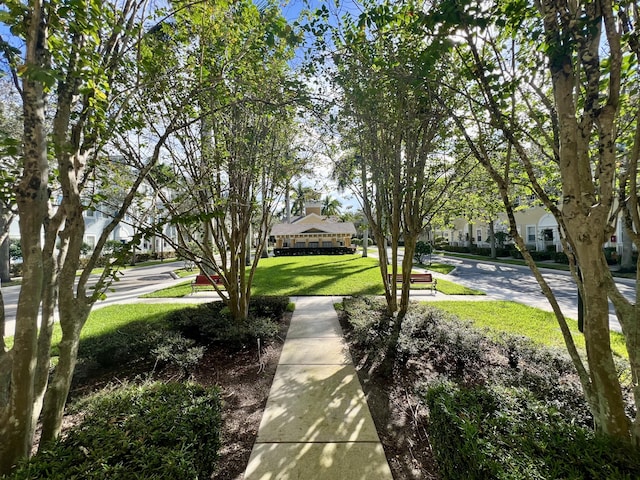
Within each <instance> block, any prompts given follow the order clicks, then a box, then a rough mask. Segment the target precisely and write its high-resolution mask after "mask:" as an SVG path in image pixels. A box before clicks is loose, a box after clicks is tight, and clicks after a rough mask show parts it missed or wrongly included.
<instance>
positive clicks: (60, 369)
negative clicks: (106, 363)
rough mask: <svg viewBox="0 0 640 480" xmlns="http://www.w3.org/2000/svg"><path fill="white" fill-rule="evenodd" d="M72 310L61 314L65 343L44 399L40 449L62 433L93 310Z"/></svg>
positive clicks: (62, 343) (61, 342)
mask: <svg viewBox="0 0 640 480" xmlns="http://www.w3.org/2000/svg"><path fill="white" fill-rule="evenodd" d="M65 310H67V309H65ZM68 310H69V311H65V312H64V313H63V312H61V317H60V326H61V327H62V340H61V341H60V346H59V351H60V357H59V361H58V365H57V366H56V369H55V372H54V374H53V378H52V379H51V382H50V383H49V388H48V389H47V393H46V395H45V398H44V407H43V409H42V437H41V439H40V448H42V447H45V446H46V444H47V443H49V442H51V441H52V440H55V439H56V438H57V437H58V435H59V434H60V428H61V425H62V417H63V414H64V406H65V403H66V402H67V396H68V395H69V388H70V387H71V380H72V378H73V371H74V369H75V366H76V361H77V359H78V345H79V344H80V331H81V330H82V327H83V326H84V324H85V322H86V320H87V317H88V316H89V311H90V308H86V307H85V308H79V309H76V308H74V307H70V308H69V309H68ZM63 317H64V319H63Z"/></svg>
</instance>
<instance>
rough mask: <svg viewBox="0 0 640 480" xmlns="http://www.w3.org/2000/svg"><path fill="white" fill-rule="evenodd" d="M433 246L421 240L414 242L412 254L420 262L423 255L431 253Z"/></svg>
mask: <svg viewBox="0 0 640 480" xmlns="http://www.w3.org/2000/svg"><path fill="white" fill-rule="evenodd" d="M432 251H433V248H432V247H431V244H430V243H427V242H423V241H422V240H420V241H418V242H416V251H415V253H414V254H413V256H414V258H415V260H416V261H417V262H420V261H421V259H422V257H423V255H431V252H432Z"/></svg>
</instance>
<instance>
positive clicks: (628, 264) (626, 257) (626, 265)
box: [620, 232, 635, 272]
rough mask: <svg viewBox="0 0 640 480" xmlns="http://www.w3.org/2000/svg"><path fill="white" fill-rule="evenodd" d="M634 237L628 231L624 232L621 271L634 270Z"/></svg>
mask: <svg viewBox="0 0 640 480" xmlns="http://www.w3.org/2000/svg"><path fill="white" fill-rule="evenodd" d="M632 245H633V243H632V239H631V236H630V235H629V234H627V232H623V233H622V256H621V258H620V271H622V272H633V271H634V269H635V264H634V263H633V248H632Z"/></svg>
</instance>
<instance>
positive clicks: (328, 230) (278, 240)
mask: <svg viewBox="0 0 640 480" xmlns="http://www.w3.org/2000/svg"><path fill="white" fill-rule="evenodd" d="M321 211H322V204H320V203H318V202H310V203H307V205H305V215H304V216H301V217H297V218H294V219H292V221H291V223H279V224H276V225H274V226H273V227H272V228H271V239H272V241H273V242H274V243H275V247H274V249H273V253H274V255H275V256H279V255H343V254H348V253H355V251H356V247H355V246H352V245H351V238H352V237H353V236H355V234H356V227H355V226H354V225H353V223H352V222H340V221H338V220H337V219H335V218H334V217H327V216H325V215H322V214H321Z"/></svg>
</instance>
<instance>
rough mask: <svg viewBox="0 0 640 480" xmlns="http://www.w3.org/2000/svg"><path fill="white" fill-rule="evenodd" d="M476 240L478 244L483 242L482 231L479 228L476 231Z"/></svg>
mask: <svg viewBox="0 0 640 480" xmlns="http://www.w3.org/2000/svg"><path fill="white" fill-rule="evenodd" d="M476 240H477V241H478V243H480V242H482V229H481V228H478V229H477V230H476Z"/></svg>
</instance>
